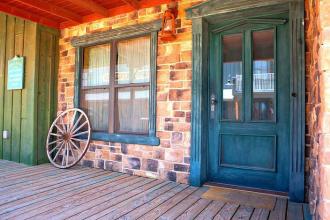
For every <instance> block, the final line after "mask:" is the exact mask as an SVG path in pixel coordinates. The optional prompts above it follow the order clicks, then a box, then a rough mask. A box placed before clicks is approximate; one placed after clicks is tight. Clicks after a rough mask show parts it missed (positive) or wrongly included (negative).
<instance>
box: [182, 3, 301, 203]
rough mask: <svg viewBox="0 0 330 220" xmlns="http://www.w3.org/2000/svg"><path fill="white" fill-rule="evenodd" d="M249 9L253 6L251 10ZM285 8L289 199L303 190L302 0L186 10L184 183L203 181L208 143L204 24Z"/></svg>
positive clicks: (296, 198) (206, 35) (211, 5)
mask: <svg viewBox="0 0 330 220" xmlns="http://www.w3.org/2000/svg"><path fill="white" fill-rule="evenodd" d="M252 9H253V10H252ZM283 12H288V13H289V26H290V28H289V32H290V33H289V34H290V93H291V94H292V96H291V97H290V115H291V119H290V131H291V134H290V161H289V163H290V170H289V192H288V193H289V198H290V200H291V201H295V202H303V201H304V195H305V181H304V180H305V175H304V167H305V45H304V42H305V37H304V1H303V0H269V1H266V2H265V1H263V0H249V1H246V0H236V1H232V0H209V1H207V2H204V3H201V4H199V5H196V6H193V7H191V8H189V9H187V10H186V16H187V18H188V19H191V20H192V35H193V38H192V39H193V42H192V43H193V47H192V48H193V52H192V53H193V54H192V58H193V66H192V72H193V73H192V117H191V123H192V128H191V159H190V184H191V185H194V186H201V185H202V184H203V183H204V182H206V181H207V164H208V163H207V160H208V158H207V152H208V150H207V148H208V142H209V132H208V131H209V94H208V91H209V68H208V66H209V30H208V27H209V24H213V23H216V22H217V20H218V19H233V18H235V17H236V18H247V17H251V16H255V15H256V14H262V15H271V14H279V13H283Z"/></svg>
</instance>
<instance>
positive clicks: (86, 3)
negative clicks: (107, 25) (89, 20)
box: [69, 0, 109, 17]
mask: <svg viewBox="0 0 330 220" xmlns="http://www.w3.org/2000/svg"><path fill="white" fill-rule="evenodd" d="M69 1H70V2H72V3H73V4H75V5H78V6H80V7H82V8H85V9H88V10H91V11H93V12H95V13H97V14H99V15H101V16H104V17H108V16H109V12H108V10H107V9H106V8H104V7H103V6H102V5H100V4H98V3H96V2H94V1H92V0H69Z"/></svg>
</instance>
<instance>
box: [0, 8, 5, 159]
mask: <svg viewBox="0 0 330 220" xmlns="http://www.w3.org/2000/svg"><path fill="white" fill-rule="evenodd" d="M0 27H2V28H0V48H2V49H1V50H0V131H2V130H3V112H4V109H3V107H4V92H5V66H6V65H5V63H6V56H5V54H6V35H7V16H6V15H5V14H1V13H0ZM2 146H3V140H2V133H0V158H2V152H3V147H2Z"/></svg>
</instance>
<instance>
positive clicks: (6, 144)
mask: <svg viewBox="0 0 330 220" xmlns="http://www.w3.org/2000/svg"><path fill="white" fill-rule="evenodd" d="M14 56H15V17H8V18H7V36H6V69H5V85H7V81H8V77H7V76H8V66H7V64H8V63H7V60H9V59H12V58H13V57H14ZM4 99H5V101H4V116H3V117H4V121H3V127H4V128H3V129H4V130H6V131H8V132H9V134H10V138H9V139H4V140H3V158H4V159H6V160H11V159H12V155H11V144H12V137H13V134H12V111H13V91H12V90H7V88H5V93H4Z"/></svg>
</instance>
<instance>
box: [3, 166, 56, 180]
mask: <svg viewBox="0 0 330 220" xmlns="http://www.w3.org/2000/svg"><path fill="white" fill-rule="evenodd" d="M48 170H54V168H53V167H50V166H49V167H44V168H43V169H35V168H33V167H27V168H23V169H20V170H18V171H17V172H6V173H4V174H2V173H1V174H0V177H4V178H1V179H0V183H1V182H4V181H8V180H11V179H17V178H21V177H24V176H31V175H34V174H35V173H37V172H48Z"/></svg>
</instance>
